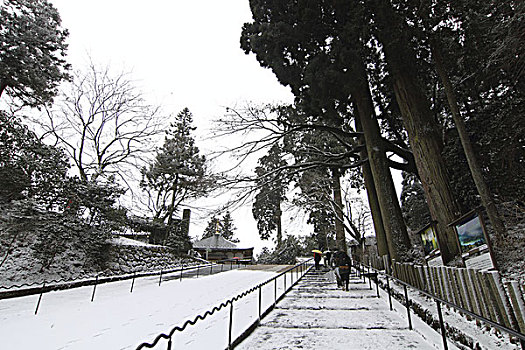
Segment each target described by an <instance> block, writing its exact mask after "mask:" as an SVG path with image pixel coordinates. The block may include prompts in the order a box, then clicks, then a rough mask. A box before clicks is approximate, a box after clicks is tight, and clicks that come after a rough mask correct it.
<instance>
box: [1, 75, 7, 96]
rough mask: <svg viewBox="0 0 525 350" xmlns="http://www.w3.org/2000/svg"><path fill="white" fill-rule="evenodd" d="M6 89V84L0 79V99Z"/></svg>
mask: <svg viewBox="0 0 525 350" xmlns="http://www.w3.org/2000/svg"><path fill="white" fill-rule="evenodd" d="M6 88H7V82H6V81H5V80H1V79H0V97H2V94H3V93H4V91H5V89H6Z"/></svg>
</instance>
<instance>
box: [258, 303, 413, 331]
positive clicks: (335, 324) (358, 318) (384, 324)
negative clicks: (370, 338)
mask: <svg viewBox="0 0 525 350" xmlns="http://www.w3.org/2000/svg"><path fill="white" fill-rule="evenodd" d="M261 324H262V325H263V326H266V327H274V328H326V329H406V328H407V327H408V324H407V322H406V320H404V319H402V318H401V317H399V315H398V314H397V313H395V312H390V311H389V310H388V307H386V308H382V310H381V309H374V310H373V312H370V309H367V310H305V309H303V310H297V309H276V310H275V311H274V312H272V313H271V314H270V315H268V316H267V317H266V318H265V319H264V320H263V322H262V323H261Z"/></svg>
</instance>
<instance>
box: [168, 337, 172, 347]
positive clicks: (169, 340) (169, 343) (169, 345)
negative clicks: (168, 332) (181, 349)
mask: <svg viewBox="0 0 525 350" xmlns="http://www.w3.org/2000/svg"><path fill="white" fill-rule="evenodd" d="M171 345H172V344H171V337H170V338H169V339H168V349H167V350H171Z"/></svg>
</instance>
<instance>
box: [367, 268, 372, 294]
mask: <svg viewBox="0 0 525 350" xmlns="http://www.w3.org/2000/svg"><path fill="white" fill-rule="evenodd" d="M367 267H368V284H369V285H370V290H372V280H371V279H370V265H367Z"/></svg>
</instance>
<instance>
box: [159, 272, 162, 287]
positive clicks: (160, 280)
mask: <svg viewBox="0 0 525 350" xmlns="http://www.w3.org/2000/svg"><path fill="white" fill-rule="evenodd" d="M160 282H162V269H161V270H160V275H159V286H160Z"/></svg>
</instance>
